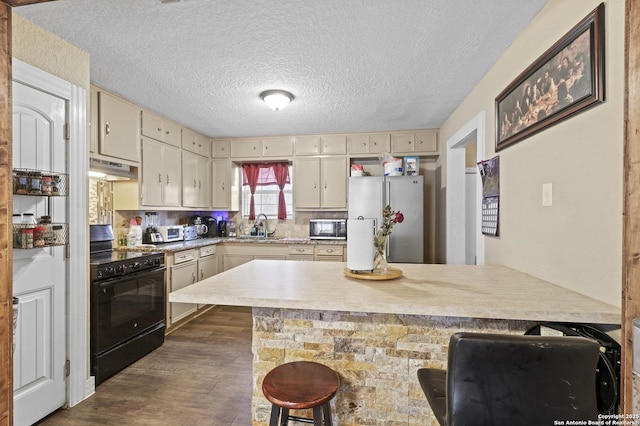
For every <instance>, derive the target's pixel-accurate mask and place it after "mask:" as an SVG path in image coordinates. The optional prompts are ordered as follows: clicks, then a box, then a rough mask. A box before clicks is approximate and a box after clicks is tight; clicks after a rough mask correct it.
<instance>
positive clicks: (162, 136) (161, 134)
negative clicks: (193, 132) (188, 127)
mask: <svg viewBox="0 0 640 426" xmlns="http://www.w3.org/2000/svg"><path fill="white" fill-rule="evenodd" d="M180 130H181V129H180V126H178V125H177V124H176V123H174V122H172V121H169V120H166V119H164V118H162V117H160V116H159V115H157V114H154V113H152V112H150V111H145V110H142V134H143V135H144V136H147V137H150V138H153V139H155V140H158V141H161V142H165V143H168V144H169V145H173V146H178V147H179V146H180V144H181V135H180Z"/></svg>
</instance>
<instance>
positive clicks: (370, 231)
mask: <svg viewBox="0 0 640 426" xmlns="http://www.w3.org/2000/svg"><path fill="white" fill-rule="evenodd" d="M374 234H375V219H349V220H347V268H348V269H351V270H352V271H371V270H373V254H374V251H375V248H374V247H373V236H374Z"/></svg>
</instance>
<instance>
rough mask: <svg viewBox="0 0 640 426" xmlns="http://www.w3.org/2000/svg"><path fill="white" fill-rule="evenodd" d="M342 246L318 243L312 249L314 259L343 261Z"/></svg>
mask: <svg viewBox="0 0 640 426" xmlns="http://www.w3.org/2000/svg"><path fill="white" fill-rule="evenodd" d="M344 252H345V250H344V246H339V245H320V246H316V247H315V250H314V260H316V261H322V262H344V260H345V259H344Z"/></svg>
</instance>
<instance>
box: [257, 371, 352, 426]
mask: <svg viewBox="0 0 640 426" xmlns="http://www.w3.org/2000/svg"><path fill="white" fill-rule="evenodd" d="M338 384H339V380H338V373H336V372H335V371H333V370H332V369H331V368H329V367H327V366H325V365H322V364H318V363H317V362H310V361H295V362H289V363H286V364H282V365H280V366H278V367H276V368H274V369H273V370H271V371H269V372H268V373H267V375H266V376H265V377H264V381H263V382H262V393H264V396H266V397H267V399H268V400H269V402H271V404H272V406H271V420H270V421H269V426H286V425H287V424H288V422H289V420H294V421H297V422H303V423H313V424H314V425H315V426H322V425H325V426H331V425H332V422H331V405H330V404H329V402H330V401H331V399H332V398H333V397H334V396H335V394H336V392H337V391H338ZM305 409H313V419H307V418H303V417H297V416H292V415H289V410H305ZM323 419H324V422H323Z"/></svg>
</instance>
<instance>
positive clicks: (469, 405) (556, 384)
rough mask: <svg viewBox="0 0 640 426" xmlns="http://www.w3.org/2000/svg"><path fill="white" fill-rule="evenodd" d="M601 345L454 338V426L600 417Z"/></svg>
mask: <svg viewBox="0 0 640 426" xmlns="http://www.w3.org/2000/svg"><path fill="white" fill-rule="evenodd" d="M599 349H600V347H599V345H598V343H596V342H595V341H593V340H590V339H586V338H583V337H574V336H571V337H567V336H521V335H503V334H486V333H456V334H454V335H453V336H451V340H450V342H449V361H448V370H447V423H448V425H449V426H462V425H468V426H471V425H473V426H483V425H486V426H502V425H509V426H512V425H520V426H526V425H532V426H541V425H553V424H558V423H554V421H555V420H558V421H562V422H565V421H567V420H585V421H586V420H589V419H592V420H594V419H597V415H598V409H597V402H596V386H595V380H596V379H595V376H596V365H597V362H598V353H599Z"/></svg>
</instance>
